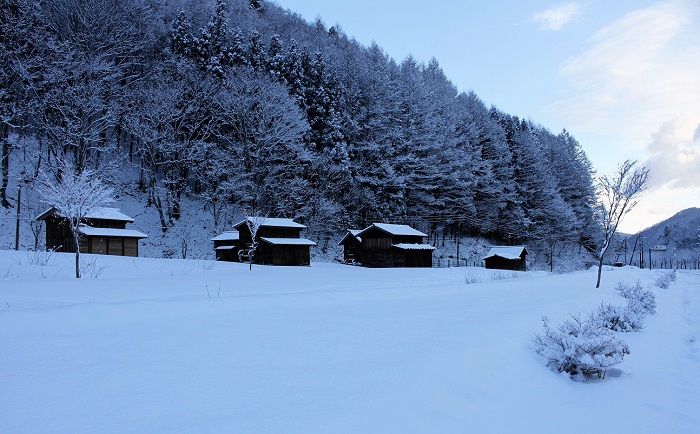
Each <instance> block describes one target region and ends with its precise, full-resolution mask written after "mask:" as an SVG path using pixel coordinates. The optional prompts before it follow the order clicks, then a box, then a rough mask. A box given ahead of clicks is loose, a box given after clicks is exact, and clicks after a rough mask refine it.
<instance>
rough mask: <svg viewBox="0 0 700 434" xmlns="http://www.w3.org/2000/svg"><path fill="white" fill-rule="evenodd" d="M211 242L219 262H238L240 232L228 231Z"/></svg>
mask: <svg viewBox="0 0 700 434" xmlns="http://www.w3.org/2000/svg"><path fill="white" fill-rule="evenodd" d="M211 240H212V241H213V242H214V253H215V255H216V260H217V261H229V262H232V261H238V250H239V249H238V231H226V232H224V233H223V234H220V235H217V236H215V237H214V238H212V239H211Z"/></svg>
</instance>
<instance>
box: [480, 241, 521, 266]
mask: <svg viewBox="0 0 700 434" xmlns="http://www.w3.org/2000/svg"><path fill="white" fill-rule="evenodd" d="M526 257H527V249H526V248H525V247H523V246H492V247H491V248H490V249H489V253H488V254H487V255H486V256H484V258H483V259H484V264H485V267H486V268H491V269H497V270H515V271H526V270H527V266H526Z"/></svg>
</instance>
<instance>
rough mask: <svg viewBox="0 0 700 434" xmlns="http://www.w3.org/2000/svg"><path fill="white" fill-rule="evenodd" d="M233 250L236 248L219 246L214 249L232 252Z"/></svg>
mask: <svg viewBox="0 0 700 434" xmlns="http://www.w3.org/2000/svg"><path fill="white" fill-rule="evenodd" d="M235 248H236V246H219V247H217V248H216V250H233V249H235Z"/></svg>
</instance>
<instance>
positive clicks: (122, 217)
mask: <svg viewBox="0 0 700 434" xmlns="http://www.w3.org/2000/svg"><path fill="white" fill-rule="evenodd" d="M52 214H55V215H57V216H60V214H59V213H58V212H57V210H56V207H53V206H52V207H51V208H49V209H47V210H46V211H44V212H43V213H41V214H39V216H38V217H37V218H36V220H44V219H46V218H47V217H49V216H50V215H52ZM61 217H65V216H61ZM85 218H86V219H100V220H117V221H123V222H128V223H133V222H134V219H133V218H131V217H129V216H128V215H126V214H124V213H122V212H121V211H119V208H108V207H101V208H96V209H94V210H93V211H91V212H89V213H87V215H86V216H85Z"/></svg>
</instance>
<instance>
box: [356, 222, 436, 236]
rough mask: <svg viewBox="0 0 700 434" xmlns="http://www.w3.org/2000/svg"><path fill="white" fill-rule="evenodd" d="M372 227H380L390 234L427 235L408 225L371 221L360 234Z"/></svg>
mask: <svg viewBox="0 0 700 434" xmlns="http://www.w3.org/2000/svg"><path fill="white" fill-rule="evenodd" d="M373 227H375V228H378V229H381V230H383V231H384V232H387V233H389V234H391V235H407V236H415V237H427V236H428V235H426V234H424V233H423V232H421V231H418V230H415V229H413V228H412V227H410V226H408V225H395V224H390V223H372V225H371V226H370V227H368V228H367V229H365V230H363V231H362V232H360V234H362V233H364V232H367V231H368V230H370V229H372V228H373Z"/></svg>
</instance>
